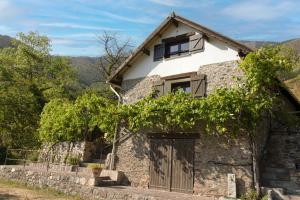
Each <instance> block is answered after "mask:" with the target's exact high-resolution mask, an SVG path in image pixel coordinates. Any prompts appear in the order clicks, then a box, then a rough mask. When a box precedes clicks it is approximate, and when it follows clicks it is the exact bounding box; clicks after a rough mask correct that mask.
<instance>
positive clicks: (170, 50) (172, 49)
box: [165, 38, 189, 58]
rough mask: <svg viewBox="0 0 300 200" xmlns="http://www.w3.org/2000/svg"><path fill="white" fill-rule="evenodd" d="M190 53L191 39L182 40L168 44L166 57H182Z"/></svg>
mask: <svg viewBox="0 0 300 200" xmlns="http://www.w3.org/2000/svg"><path fill="white" fill-rule="evenodd" d="M187 52H189V39H188V38H186V39H182V40H178V41H174V42H169V43H166V49H165V57H166V58H169V57H171V56H174V55H181V54H183V53H187Z"/></svg>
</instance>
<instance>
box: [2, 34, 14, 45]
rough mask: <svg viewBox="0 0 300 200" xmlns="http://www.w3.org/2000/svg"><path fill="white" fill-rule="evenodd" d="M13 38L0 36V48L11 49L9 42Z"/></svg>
mask: <svg viewBox="0 0 300 200" xmlns="http://www.w3.org/2000/svg"><path fill="white" fill-rule="evenodd" d="M12 39H13V38H11V37H9V36H7V35H0V48H4V47H11V46H12V44H11V41H12Z"/></svg>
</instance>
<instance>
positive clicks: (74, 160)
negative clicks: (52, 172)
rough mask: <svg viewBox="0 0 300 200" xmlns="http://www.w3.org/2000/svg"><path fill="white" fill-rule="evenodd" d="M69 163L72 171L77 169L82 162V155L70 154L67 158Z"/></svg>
mask: <svg viewBox="0 0 300 200" xmlns="http://www.w3.org/2000/svg"><path fill="white" fill-rule="evenodd" d="M67 164H69V165H70V171H71V172H73V171H76V170H77V169H78V166H79V164H80V157H79V156H70V157H68V159H67Z"/></svg>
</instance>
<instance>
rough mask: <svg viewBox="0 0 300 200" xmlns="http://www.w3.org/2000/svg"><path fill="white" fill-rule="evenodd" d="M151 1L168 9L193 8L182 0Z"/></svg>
mask: <svg viewBox="0 0 300 200" xmlns="http://www.w3.org/2000/svg"><path fill="white" fill-rule="evenodd" d="M149 1H150V2H152V3H156V4H159V5H162V6H168V7H191V5H190V4H189V3H187V2H183V1H180V0H149Z"/></svg>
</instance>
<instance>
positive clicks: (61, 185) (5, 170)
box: [0, 166, 214, 200]
mask: <svg viewBox="0 0 300 200" xmlns="http://www.w3.org/2000/svg"><path fill="white" fill-rule="evenodd" d="M0 178H3V179H8V180H12V181H16V182H21V183H26V184H27V185H31V186H34V187H38V188H46V187H49V188H52V189H55V190H57V191H59V192H62V193H65V194H68V195H78V196H80V197H81V198H83V199H89V200H173V199H178V200H179V199H180V200H196V199H203V200H214V198H206V197H199V196H193V195H187V194H178V193H175V194H172V193H166V192H156V191H155V192H153V191H146V190H142V189H137V188H129V187H122V186H119V187H95V186H89V185H90V182H93V181H94V178H91V177H85V176H76V175H75V174H74V173H73V174H71V173H66V172H47V171H41V170H31V169H26V168H25V169H23V167H19V166H0Z"/></svg>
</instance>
